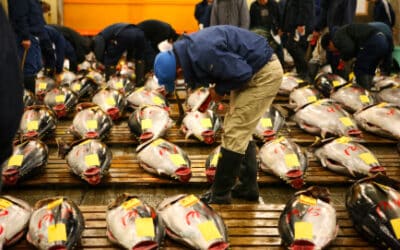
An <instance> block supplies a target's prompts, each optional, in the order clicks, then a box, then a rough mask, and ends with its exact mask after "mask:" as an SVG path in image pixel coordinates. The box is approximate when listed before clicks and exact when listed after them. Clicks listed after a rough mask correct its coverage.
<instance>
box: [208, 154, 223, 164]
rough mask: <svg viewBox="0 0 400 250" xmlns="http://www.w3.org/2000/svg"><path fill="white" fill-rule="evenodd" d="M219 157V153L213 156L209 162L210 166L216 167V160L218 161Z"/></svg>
mask: <svg viewBox="0 0 400 250" xmlns="http://www.w3.org/2000/svg"><path fill="white" fill-rule="evenodd" d="M220 156H221V153H218V154H214V156H213V158H212V160H211V163H210V165H213V166H217V164H218V160H219V158H220Z"/></svg>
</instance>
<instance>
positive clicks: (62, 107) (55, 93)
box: [44, 86, 78, 118]
mask: <svg viewBox="0 0 400 250" xmlns="http://www.w3.org/2000/svg"><path fill="white" fill-rule="evenodd" d="M44 103H45V104H46V105H47V106H48V107H50V108H51V109H52V110H53V111H54V112H55V113H56V115H57V117H58V118H61V117H64V116H66V115H67V113H68V112H70V111H71V110H72V109H73V108H74V107H75V105H76V104H77V103H78V96H77V95H76V94H75V93H74V92H72V91H71V89H70V88H69V87H67V86H63V87H59V88H55V89H52V90H51V91H49V92H47V94H46V96H45V97H44Z"/></svg>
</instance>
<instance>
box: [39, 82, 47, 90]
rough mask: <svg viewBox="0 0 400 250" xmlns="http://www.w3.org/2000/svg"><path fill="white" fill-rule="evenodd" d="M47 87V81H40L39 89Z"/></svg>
mask: <svg viewBox="0 0 400 250" xmlns="http://www.w3.org/2000/svg"><path fill="white" fill-rule="evenodd" d="M46 87H47V83H45V82H41V83H39V90H44V89H46Z"/></svg>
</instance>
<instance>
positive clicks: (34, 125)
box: [26, 121, 39, 131]
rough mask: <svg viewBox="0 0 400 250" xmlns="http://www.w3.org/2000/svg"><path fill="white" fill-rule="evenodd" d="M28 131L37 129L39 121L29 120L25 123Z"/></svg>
mask: <svg viewBox="0 0 400 250" xmlns="http://www.w3.org/2000/svg"><path fill="white" fill-rule="evenodd" d="M26 127H27V129H28V131H32V130H38V129H39V121H29V122H28V124H27V125H26Z"/></svg>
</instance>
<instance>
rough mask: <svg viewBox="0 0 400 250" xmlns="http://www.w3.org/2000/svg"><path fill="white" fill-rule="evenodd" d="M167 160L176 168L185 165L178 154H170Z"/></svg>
mask: <svg viewBox="0 0 400 250" xmlns="http://www.w3.org/2000/svg"><path fill="white" fill-rule="evenodd" d="M169 158H170V159H171V161H172V162H173V163H174V165H176V166H182V165H186V161H185V159H183V157H182V155H180V154H170V155H169Z"/></svg>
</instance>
